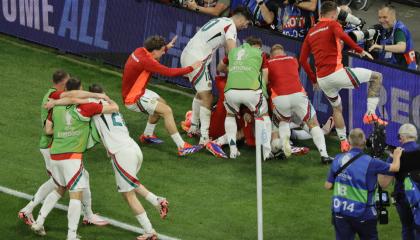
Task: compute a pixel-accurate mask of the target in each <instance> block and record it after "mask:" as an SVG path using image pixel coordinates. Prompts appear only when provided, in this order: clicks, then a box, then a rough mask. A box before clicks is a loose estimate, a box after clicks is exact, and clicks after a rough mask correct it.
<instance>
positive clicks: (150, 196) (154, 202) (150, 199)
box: [145, 192, 159, 206]
mask: <svg viewBox="0 0 420 240" xmlns="http://www.w3.org/2000/svg"><path fill="white" fill-rule="evenodd" d="M145 199H146V200H147V201H148V202H150V203H151V204H152V205H153V206H157V205H159V202H158V199H157V196H156V195H155V194H153V193H152V192H149V193H148V194H147V196H146V197H145Z"/></svg>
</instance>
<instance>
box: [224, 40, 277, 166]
mask: <svg viewBox="0 0 420 240" xmlns="http://www.w3.org/2000/svg"><path fill="white" fill-rule="evenodd" d="M245 41H246V43H244V44H243V45H242V46H240V47H237V48H234V49H232V50H231V51H230V52H229V55H228V64H229V66H228V71H229V74H228V78H227V82H226V86H225V89H224V92H225V108H226V111H227V115H226V118H225V131H226V135H227V137H228V142H229V148H230V154H229V156H230V158H236V157H238V156H239V155H240V152H239V151H238V148H237V146H236V133H237V125H236V120H235V115H237V114H239V110H240V106H241V105H244V106H246V107H247V108H248V109H249V110H250V111H251V112H252V113H253V115H254V117H255V118H262V119H263V121H264V128H265V130H266V132H267V133H269V134H267V136H268V138H269V140H268V144H266V146H264V147H263V152H264V159H265V158H267V157H268V155H269V154H270V152H271V146H270V138H271V120H270V116H269V115H268V106H267V100H266V99H265V96H264V95H263V87H264V86H265V84H266V81H267V75H268V70H267V68H263V65H264V64H263V54H262V52H261V50H260V49H261V47H262V41H261V39H259V38H256V37H252V36H250V37H248V38H247V39H246V40H245ZM224 68H225V69H226V68H227V64H226V63H225V62H224V61H222V62H220V63H219V66H218V69H219V70H223V69H224Z"/></svg>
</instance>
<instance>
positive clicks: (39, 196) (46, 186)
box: [22, 178, 56, 215]
mask: <svg viewBox="0 0 420 240" xmlns="http://www.w3.org/2000/svg"><path fill="white" fill-rule="evenodd" d="M55 187H56V185H55V183H54V180H53V179H52V178H50V179H48V181H46V182H44V183H43V184H42V185H41V186H40V187H39V188H38V191H36V193H35V195H34V197H33V198H32V200H31V201H30V202H29V203H28V204H27V205H26V206H25V207H24V208H23V209H22V212H24V213H25V214H27V215H28V214H31V213H32V211H33V210H34V208H35V207H36V206H38V204H40V203H41V202H42V200H44V199H45V198H46V197H47V196H48V194H50V193H51V192H52V191H53V190H54V189H55Z"/></svg>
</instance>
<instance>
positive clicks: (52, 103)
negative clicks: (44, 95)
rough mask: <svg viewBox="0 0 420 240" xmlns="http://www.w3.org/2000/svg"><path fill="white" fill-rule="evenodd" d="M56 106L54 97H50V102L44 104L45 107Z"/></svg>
mask: <svg viewBox="0 0 420 240" xmlns="http://www.w3.org/2000/svg"><path fill="white" fill-rule="evenodd" d="M54 106H55V101H54V99H51V98H48V102H46V103H45V104H44V108H45V109H48V110H50V109H51V108H53V107H54Z"/></svg>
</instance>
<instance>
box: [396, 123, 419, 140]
mask: <svg viewBox="0 0 420 240" xmlns="http://www.w3.org/2000/svg"><path fill="white" fill-rule="evenodd" d="M398 134H400V135H401V136H404V137H408V138H412V139H415V140H417V128H416V126H414V125H413V124H411V123H404V124H403V125H401V127H400V129H399V130H398Z"/></svg>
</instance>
